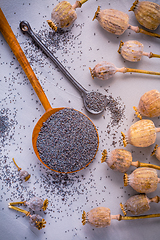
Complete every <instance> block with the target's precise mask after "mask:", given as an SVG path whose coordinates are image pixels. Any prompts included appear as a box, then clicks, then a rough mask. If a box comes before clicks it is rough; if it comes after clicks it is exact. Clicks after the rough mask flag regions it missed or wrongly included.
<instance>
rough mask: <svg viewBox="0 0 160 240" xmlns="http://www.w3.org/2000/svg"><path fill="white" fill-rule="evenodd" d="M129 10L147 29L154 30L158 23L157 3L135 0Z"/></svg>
mask: <svg viewBox="0 0 160 240" xmlns="http://www.w3.org/2000/svg"><path fill="white" fill-rule="evenodd" d="M129 11H133V12H134V14H135V17H136V19H137V21H138V22H139V23H140V24H141V25H142V26H143V27H145V28H147V29H150V30H155V29H157V27H158V26H159V24H160V5H159V4H157V3H154V2H149V1H141V2H139V1H138V0H136V1H135V2H134V3H133V5H132V7H131V8H130V10H129Z"/></svg>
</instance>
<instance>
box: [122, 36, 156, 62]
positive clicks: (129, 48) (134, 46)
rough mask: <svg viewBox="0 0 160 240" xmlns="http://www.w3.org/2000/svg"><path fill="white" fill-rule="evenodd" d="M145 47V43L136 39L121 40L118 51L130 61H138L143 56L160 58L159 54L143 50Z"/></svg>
mask: <svg viewBox="0 0 160 240" xmlns="http://www.w3.org/2000/svg"><path fill="white" fill-rule="evenodd" d="M143 47H144V46H143V44H142V43H140V42H138V41H136V40H129V41H126V42H123V41H120V44H119V49H118V53H119V54H121V56H122V57H123V58H124V59H126V60H128V61H130V62H138V61H140V60H141V57H142V56H147V57H149V58H153V57H156V58H160V55H158V54H154V53H152V52H150V53H147V52H143Z"/></svg>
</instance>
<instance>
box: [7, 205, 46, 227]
mask: <svg viewBox="0 0 160 240" xmlns="http://www.w3.org/2000/svg"><path fill="white" fill-rule="evenodd" d="M8 207H9V208H11V209H14V210H16V211H18V212H22V213H24V214H26V216H27V217H30V225H31V226H33V227H36V228H37V229H38V230H40V229H42V228H45V224H46V221H45V219H44V218H42V217H41V216H40V215H38V214H33V215H31V213H30V212H28V211H26V210H24V209H21V208H18V207H15V206H12V205H10V204H9V205H8Z"/></svg>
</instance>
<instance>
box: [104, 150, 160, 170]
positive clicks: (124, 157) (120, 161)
mask: <svg viewBox="0 0 160 240" xmlns="http://www.w3.org/2000/svg"><path fill="white" fill-rule="evenodd" d="M101 162H102V163H103V162H106V163H107V165H108V166H109V167H110V168H111V169H112V170H115V171H119V172H122V173H124V172H126V171H128V169H129V167H130V166H134V167H136V168H139V167H149V168H154V169H157V170H160V166H157V165H154V164H149V163H142V162H139V161H136V162H132V154H131V153H130V152H129V151H127V150H125V149H114V150H112V151H111V152H110V153H109V154H107V150H106V149H105V150H104V151H103V153H102V158H101Z"/></svg>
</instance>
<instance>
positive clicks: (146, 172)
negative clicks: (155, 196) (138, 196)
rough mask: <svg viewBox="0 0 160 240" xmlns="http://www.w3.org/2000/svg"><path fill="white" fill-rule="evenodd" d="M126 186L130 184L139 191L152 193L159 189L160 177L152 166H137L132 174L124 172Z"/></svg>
mask: <svg viewBox="0 0 160 240" xmlns="http://www.w3.org/2000/svg"><path fill="white" fill-rule="evenodd" d="M123 179H124V186H128V185H130V186H131V187H132V188H133V189H134V190H136V191H137V192H139V193H151V192H154V191H155V190H156V189H157V184H158V183H159V181H160V179H159V178H158V176H157V171H156V170H155V169H152V168H147V167H144V168H137V169H136V170H134V171H133V172H132V173H131V174H129V175H128V174H127V173H125V174H124V178H123Z"/></svg>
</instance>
